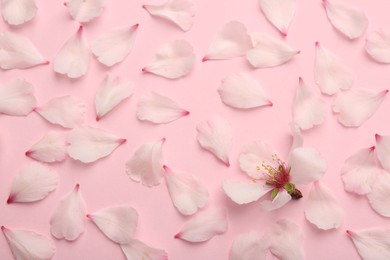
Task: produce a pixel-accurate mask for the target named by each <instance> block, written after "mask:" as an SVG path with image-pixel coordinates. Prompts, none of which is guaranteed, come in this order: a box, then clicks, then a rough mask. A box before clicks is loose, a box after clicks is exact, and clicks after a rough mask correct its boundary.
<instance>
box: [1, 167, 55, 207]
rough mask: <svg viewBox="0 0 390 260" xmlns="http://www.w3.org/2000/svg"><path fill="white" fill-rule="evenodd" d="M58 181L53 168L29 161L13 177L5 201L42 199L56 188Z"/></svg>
mask: <svg viewBox="0 0 390 260" xmlns="http://www.w3.org/2000/svg"><path fill="white" fill-rule="evenodd" d="M58 181H59V180H58V176H57V174H56V173H55V172H54V171H53V170H51V169H49V168H47V167H46V166H44V165H42V164H39V163H36V162H34V163H31V164H29V165H28V166H26V167H24V168H23V169H22V170H21V171H20V173H19V175H18V176H16V177H15V179H14V181H13V183H12V186H11V193H10V195H9V197H8V200H7V203H8V204H9V203H15V202H33V201H38V200H42V199H44V198H45V197H46V196H47V195H49V193H50V192H52V191H53V190H55V189H56V188H57V186H58Z"/></svg>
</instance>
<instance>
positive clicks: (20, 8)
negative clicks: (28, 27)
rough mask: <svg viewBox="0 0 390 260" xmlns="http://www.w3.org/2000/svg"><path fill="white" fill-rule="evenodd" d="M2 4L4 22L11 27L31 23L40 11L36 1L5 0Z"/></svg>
mask: <svg viewBox="0 0 390 260" xmlns="http://www.w3.org/2000/svg"><path fill="white" fill-rule="evenodd" d="M1 4H2V6H1V7H2V10H1V13H2V15H3V18H4V21H6V22H7V23H8V24H11V25H20V24H24V23H25V22H28V21H30V20H31V19H33V18H34V16H35V14H36V13H37V9H38V8H37V6H36V4H35V1H34V0H3V1H2V3H1Z"/></svg>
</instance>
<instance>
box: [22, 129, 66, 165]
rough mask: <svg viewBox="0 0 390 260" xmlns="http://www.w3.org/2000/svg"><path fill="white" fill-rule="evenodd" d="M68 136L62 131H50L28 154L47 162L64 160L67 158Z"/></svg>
mask: <svg viewBox="0 0 390 260" xmlns="http://www.w3.org/2000/svg"><path fill="white" fill-rule="evenodd" d="M66 143H67V142H66V136H65V134H64V133H60V132H54V131H51V132H48V133H47V134H46V135H45V136H43V137H42V138H41V139H40V140H39V141H38V142H37V143H35V144H34V145H33V146H31V148H30V150H28V151H27V152H26V156H28V157H30V158H32V159H34V160H37V161H40V162H46V163H52V162H62V161H63V160H65V158H66V154H67V152H66V149H67V144H66Z"/></svg>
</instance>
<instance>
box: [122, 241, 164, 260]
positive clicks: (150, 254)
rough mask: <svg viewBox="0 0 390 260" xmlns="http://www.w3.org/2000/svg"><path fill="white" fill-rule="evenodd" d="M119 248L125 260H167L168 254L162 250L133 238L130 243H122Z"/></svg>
mask: <svg viewBox="0 0 390 260" xmlns="http://www.w3.org/2000/svg"><path fill="white" fill-rule="evenodd" d="M121 249H122V251H123V253H124V254H125V256H126V258H127V260H135V259H145V260H168V254H167V252H165V251H164V250H162V249H158V248H154V247H151V246H149V245H147V244H145V243H143V242H141V241H139V240H135V239H133V240H132V241H131V242H130V243H127V244H122V245H121Z"/></svg>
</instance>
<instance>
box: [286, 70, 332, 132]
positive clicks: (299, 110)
mask: <svg viewBox="0 0 390 260" xmlns="http://www.w3.org/2000/svg"><path fill="white" fill-rule="evenodd" d="M326 112H327V111H326V103H325V102H324V101H323V100H322V99H321V98H319V97H318V96H317V95H315V94H314V92H313V91H312V90H311V89H310V88H309V87H308V86H307V85H306V84H305V83H304V82H303V80H302V79H301V78H299V85H298V87H297V90H296V92H295V99H294V103H293V111H292V113H293V119H294V123H296V124H297V125H298V126H299V127H300V128H301V129H302V130H306V129H310V128H312V127H314V126H316V125H320V124H322V123H323V122H324V121H325V117H326Z"/></svg>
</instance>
